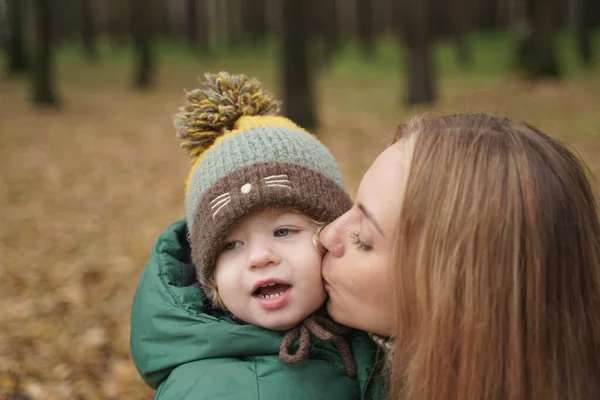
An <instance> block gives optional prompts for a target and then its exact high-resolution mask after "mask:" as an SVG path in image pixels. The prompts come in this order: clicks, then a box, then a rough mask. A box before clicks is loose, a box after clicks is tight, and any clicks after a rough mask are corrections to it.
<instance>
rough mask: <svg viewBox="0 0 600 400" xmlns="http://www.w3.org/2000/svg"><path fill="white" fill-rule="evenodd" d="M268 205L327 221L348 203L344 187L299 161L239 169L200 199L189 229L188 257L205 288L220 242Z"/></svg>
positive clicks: (349, 203) (212, 187) (341, 212)
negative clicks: (244, 220)
mask: <svg viewBox="0 0 600 400" xmlns="http://www.w3.org/2000/svg"><path fill="white" fill-rule="evenodd" d="M267 207H286V208H287V207H289V208H293V209H295V210H297V211H299V212H300V213H302V214H304V215H306V216H307V217H310V218H312V219H314V220H316V221H319V222H324V223H329V222H331V221H333V220H335V219H336V218H337V217H339V216H340V215H342V214H343V213H345V212H346V211H347V210H349V209H350V208H351V207H352V201H351V200H350V197H349V196H348V194H347V193H346V191H345V190H344V189H343V188H342V187H340V186H339V185H338V184H337V183H335V182H334V181H333V180H331V179H329V178H328V177H327V176H325V175H323V174H321V173H319V172H317V171H315V170H313V169H311V168H309V167H307V166H305V165H302V164H296V163H288V162H279V161H273V162H261V163H256V164H252V165H249V166H247V167H243V168H239V169H237V170H235V171H234V172H232V173H230V174H228V175H225V176H224V177H222V178H221V179H219V180H218V181H217V182H216V183H215V184H214V185H213V186H211V187H210V188H209V189H208V190H207V191H206V193H204V195H203V196H202V198H201V199H200V204H199V205H198V208H197V210H196V213H195V216H194V220H193V224H192V227H191V232H190V237H191V247H192V261H193V262H194V264H195V265H196V270H197V273H198V280H199V281H200V283H201V284H202V285H203V287H204V288H205V289H206V287H207V284H208V282H209V280H210V278H211V276H212V274H213V272H214V268H215V263H216V258H217V256H218V255H219V252H220V251H221V246H222V245H223V240H224V239H225V237H226V236H227V233H228V232H229V231H230V230H231V228H232V227H233V225H235V223H236V222H238V221H239V220H241V219H242V218H243V217H245V216H246V215H248V214H249V213H251V212H254V211H259V210H262V209H265V208H267Z"/></svg>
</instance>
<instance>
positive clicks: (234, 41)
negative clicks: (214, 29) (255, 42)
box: [221, 0, 245, 48]
mask: <svg viewBox="0 0 600 400" xmlns="http://www.w3.org/2000/svg"><path fill="white" fill-rule="evenodd" d="M221 1H222V0H221ZM242 1H243V0H229V1H227V2H223V4H222V7H224V11H225V19H226V21H227V22H226V32H225V36H226V37H227V44H228V45H229V47H231V48H237V47H239V45H240V44H241V43H242V41H243V39H242V37H243V35H244V34H245V32H243V30H244V29H243V28H244V27H243V21H242V18H243V15H242V14H243V13H244V9H243V8H242V7H243V3H242Z"/></svg>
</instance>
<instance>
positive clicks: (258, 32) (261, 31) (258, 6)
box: [242, 0, 267, 46]
mask: <svg viewBox="0 0 600 400" xmlns="http://www.w3.org/2000/svg"><path fill="white" fill-rule="evenodd" d="M265 7H266V4H265V0H243V5H242V9H243V10H245V12H244V15H243V17H242V18H243V30H244V32H243V33H244V35H247V37H249V39H250V43H251V44H252V45H254V46H257V45H259V44H260V43H261V42H262V41H264V39H265V38H266V36H267V12H266V8H265Z"/></svg>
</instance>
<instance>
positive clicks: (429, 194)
mask: <svg viewBox="0 0 600 400" xmlns="http://www.w3.org/2000/svg"><path fill="white" fill-rule="evenodd" d="M321 240H322V243H323V245H324V246H325V247H326V248H327V249H328V250H329V253H328V254H327V255H326V257H325V259H324V264H323V278H324V281H325V284H326V290H327V291H328V293H329V296H330V300H329V303H328V306H327V307H328V310H329V312H330V314H331V316H332V317H333V318H334V319H335V320H337V321H338V322H340V323H343V324H346V325H349V326H352V327H356V328H358V329H362V330H366V331H368V332H371V333H373V334H375V335H374V337H379V338H381V337H385V338H387V340H386V342H387V344H388V345H389V348H390V351H389V352H388V356H389V357H390V360H391V366H390V369H389V374H388V378H389V379H388V383H389V384H390V398H391V399H398V398H403V399H545V400H548V399H600V383H598V381H597V379H598V376H600V224H599V221H598V213H597V208H596V203H595V198H594V194H593V191H592V188H591V185H590V182H589V181H588V179H587V177H586V175H585V172H584V167H583V165H582V163H581V162H580V161H579V160H578V159H577V158H576V157H575V156H574V155H573V154H572V153H570V152H569V151H568V150H567V149H566V148H565V147H564V146H563V145H561V144H559V143H558V142H556V141H555V140H553V139H552V138H550V137H549V136H547V135H545V134H544V133H542V132H540V131H539V130H537V129H536V128H534V127H532V126H529V125H526V124H522V123H518V122H514V121H511V120H508V119H506V118H495V117H490V116H487V115H482V114H477V115H470V114H460V115H450V116H442V117H434V118H417V119H414V120H412V121H410V122H409V123H407V124H405V125H403V126H401V127H400V128H399V129H398V130H397V132H396V133H395V135H394V138H393V144H392V145H391V146H390V147H388V148H387V149H386V150H385V151H384V152H383V153H382V154H381V155H380V156H379V157H378V158H377V160H376V161H375V162H374V164H373V165H372V167H371V168H370V169H369V171H368V172H367V173H366V174H365V176H364V178H363V181H362V182H361V185H360V188H359V191H358V193H357V196H356V204H355V205H354V207H353V208H352V209H351V210H350V211H349V212H347V213H346V214H344V215H343V216H342V217H340V218H339V219H338V220H336V221H335V222H333V223H332V224H331V225H329V226H327V227H326V228H325V229H324V230H323V231H322V233H321ZM391 338H393V340H392V339H391Z"/></svg>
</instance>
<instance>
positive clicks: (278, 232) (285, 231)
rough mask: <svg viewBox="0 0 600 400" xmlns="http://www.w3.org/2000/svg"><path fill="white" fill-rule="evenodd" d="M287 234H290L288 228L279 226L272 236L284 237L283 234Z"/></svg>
mask: <svg viewBox="0 0 600 400" xmlns="http://www.w3.org/2000/svg"><path fill="white" fill-rule="evenodd" d="M289 234H290V229H289V228H279V229H277V230H276V231H275V232H274V234H273V236H275V237H284V236H288V235H289Z"/></svg>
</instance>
